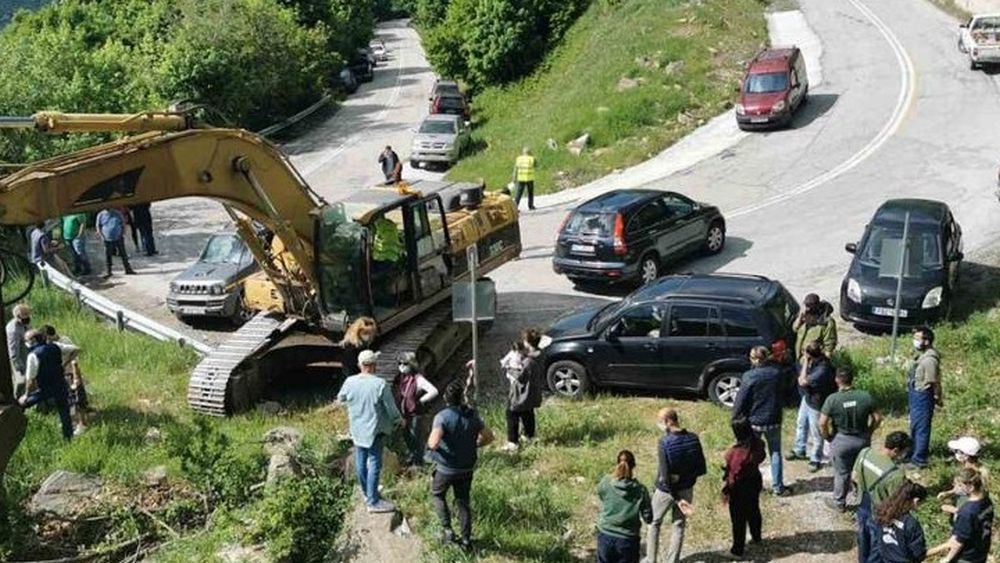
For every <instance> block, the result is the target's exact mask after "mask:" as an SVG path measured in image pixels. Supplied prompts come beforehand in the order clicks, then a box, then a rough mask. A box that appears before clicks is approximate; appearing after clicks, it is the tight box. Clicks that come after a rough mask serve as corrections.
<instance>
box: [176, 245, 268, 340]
mask: <svg viewBox="0 0 1000 563" xmlns="http://www.w3.org/2000/svg"><path fill="white" fill-rule="evenodd" d="M258 270H260V266H258V265H257V262H256V261H255V260H254V258H253V254H252V253H251V252H250V248H249V247H247V245H246V243H244V242H243V239H241V238H240V236H239V235H238V234H236V232H235V231H233V230H225V231H222V232H220V233H216V234H214V235H212V237H211V238H209V239H208V242H207V243H205V248H204V249H203V250H202V251H201V256H200V257H199V258H198V261H197V262H195V263H194V264H191V266H189V267H188V269H186V270H184V271H183V272H181V273H180V274H178V275H177V277H175V278H174V279H173V281H171V282H170V292H169V293H168V294H167V308H168V309H170V312H171V313H173V314H174V315H176V316H177V318H179V319H180V320H182V321H188V320H190V319H192V318H194V317H221V318H228V319H230V320H231V321H232V322H233V323H234V324H242V323H244V322H246V321H247V320H249V319H250V317H252V316H253V311H251V310H249V309H247V308H246V307H245V306H244V303H243V291H242V283H241V282H242V281H243V280H245V279H246V278H247V277H249V276H250V275H251V274H253V273H255V272H257V271H258Z"/></svg>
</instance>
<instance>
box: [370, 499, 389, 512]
mask: <svg viewBox="0 0 1000 563" xmlns="http://www.w3.org/2000/svg"><path fill="white" fill-rule="evenodd" d="M368 512H371V513H373V514H384V513H386V512H396V505H395V504H392V503H391V502H389V501H387V500H380V501H378V502H377V503H375V504H369V505H368Z"/></svg>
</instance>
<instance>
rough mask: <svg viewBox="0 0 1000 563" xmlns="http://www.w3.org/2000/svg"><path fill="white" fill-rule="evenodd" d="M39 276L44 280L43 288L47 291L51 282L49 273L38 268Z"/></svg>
mask: <svg viewBox="0 0 1000 563" xmlns="http://www.w3.org/2000/svg"><path fill="white" fill-rule="evenodd" d="M38 274H39V275H40V276H41V278H42V287H44V288H46V289H47V288H48V287H49V283H50V280H49V271H48V270H46V269H45V268H38Z"/></svg>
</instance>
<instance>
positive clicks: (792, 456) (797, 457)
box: [785, 452, 808, 461]
mask: <svg viewBox="0 0 1000 563" xmlns="http://www.w3.org/2000/svg"><path fill="white" fill-rule="evenodd" d="M806 459H808V458H807V457H806V454H800V453H797V452H789V453H787V454H785V461H804V460H806Z"/></svg>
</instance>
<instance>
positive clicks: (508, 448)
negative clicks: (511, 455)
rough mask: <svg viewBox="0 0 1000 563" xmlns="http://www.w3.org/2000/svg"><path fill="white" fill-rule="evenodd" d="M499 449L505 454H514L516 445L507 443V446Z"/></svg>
mask: <svg viewBox="0 0 1000 563" xmlns="http://www.w3.org/2000/svg"><path fill="white" fill-rule="evenodd" d="M500 449H501V450H503V451H505V452H516V451H517V444H515V443H514V442H507V444H506V445H504V447H502V448H500Z"/></svg>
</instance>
